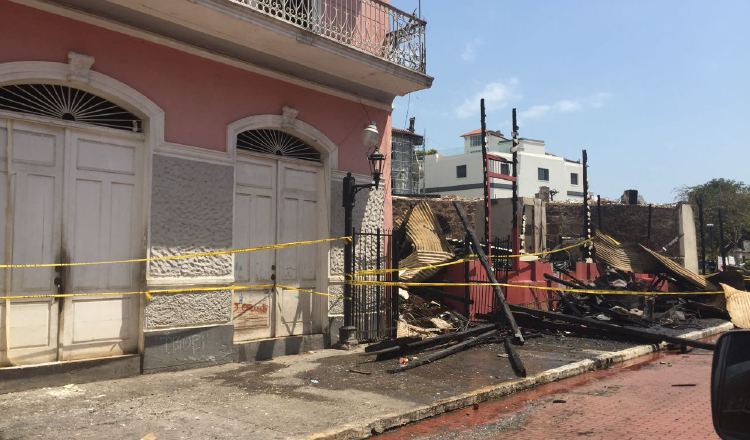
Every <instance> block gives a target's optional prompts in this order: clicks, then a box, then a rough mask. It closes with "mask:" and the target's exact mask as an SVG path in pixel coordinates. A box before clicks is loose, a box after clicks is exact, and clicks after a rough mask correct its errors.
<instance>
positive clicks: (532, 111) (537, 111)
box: [519, 105, 552, 119]
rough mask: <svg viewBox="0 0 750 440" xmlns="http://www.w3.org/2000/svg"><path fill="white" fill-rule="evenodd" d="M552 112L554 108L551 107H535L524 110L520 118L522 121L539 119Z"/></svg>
mask: <svg viewBox="0 0 750 440" xmlns="http://www.w3.org/2000/svg"><path fill="white" fill-rule="evenodd" d="M550 110H552V106H549V105H534V106H531V107H529V108H528V109H526V110H523V111H522V112H521V114H520V115H519V116H520V117H521V118H522V119H539V118H541V117H542V116H544V115H546V114H547V113H549V111H550Z"/></svg>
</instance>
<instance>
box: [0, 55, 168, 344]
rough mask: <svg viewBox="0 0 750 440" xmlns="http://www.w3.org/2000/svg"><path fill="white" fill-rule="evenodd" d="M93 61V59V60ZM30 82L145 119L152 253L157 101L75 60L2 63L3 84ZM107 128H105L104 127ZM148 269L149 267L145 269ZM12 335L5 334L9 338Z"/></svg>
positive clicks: (145, 205)
mask: <svg viewBox="0 0 750 440" xmlns="http://www.w3.org/2000/svg"><path fill="white" fill-rule="evenodd" d="M74 55H75V54H72V53H71V54H69V59H73V58H74ZM91 60H92V61H93V58H92V59H91ZM31 82H41V83H47V84H59V85H66V86H69V87H75V88H77V89H81V90H84V91H86V92H89V93H92V94H95V95H97V96H100V97H102V98H105V99H108V100H110V101H112V102H114V103H116V104H118V105H120V106H122V107H123V108H125V109H126V110H128V111H131V112H132V113H133V114H135V115H137V116H138V117H140V118H142V120H143V133H144V142H143V143H144V148H143V153H142V154H143V160H142V167H143V168H142V173H143V174H142V176H143V186H142V190H143V194H141V197H140V199H141V201H142V209H141V213H142V214H141V215H142V216H143V219H144V224H145V229H144V236H143V242H142V249H143V256H144V257H148V256H149V255H150V246H149V244H150V243H151V190H150V189H151V180H152V167H153V153H154V151H155V150H156V149H157V148H158V147H160V146H162V145H163V144H165V141H164V123H165V114H164V110H162V109H161V108H160V107H159V106H158V105H157V104H156V103H155V102H154V101H152V100H150V99H149V98H147V97H146V96H145V95H143V94H142V93H140V92H138V91H137V90H136V89H134V88H132V87H130V86H129V85H127V84H125V83H123V82H120V81H118V80H116V79H114V78H112V77H110V76H107V75H104V74H102V73H99V72H96V71H94V70H87V69H84V70H83V71H81V69H80V67H78V66H76V65H75V63H70V64H65V63H56V62H49V61H16V62H9V63H0V86H4V85H9V84H22V83H31ZM0 118H3V119H23V120H29V121H35V122H43V123H45V124H52V125H59V124H61V125H63V126H66V127H75V128H77V129H84V130H90V129H94V128H96V129H97V130H98V129H100V127H91V126H90V125H86V124H78V123H75V122H68V121H58V120H54V119H51V118H43V117H36V116H33V115H25V114H23V115H22V114H19V113H15V112H2V111H0ZM105 130H106V129H105ZM146 270H147V269H146ZM141 279H142V281H141V283H142V285H141V287H145V285H146V277H145V272H144V274H143V276H142V277H141ZM144 307H145V298H143V297H141V299H140V307H139V309H140V310H139V323H138V328H139V338H138V339H139V341H138V351H139V352H142V351H143V328H144V325H143V321H144V316H143V313H144ZM8 336H9V335H7V334H6V338H7V337H8Z"/></svg>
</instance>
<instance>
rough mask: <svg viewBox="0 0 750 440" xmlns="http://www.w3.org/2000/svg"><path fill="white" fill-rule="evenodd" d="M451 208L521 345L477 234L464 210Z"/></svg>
mask: <svg viewBox="0 0 750 440" xmlns="http://www.w3.org/2000/svg"><path fill="white" fill-rule="evenodd" d="M453 207H454V208H456V212H457V213H458V217H459V218H460V219H461V223H463V225H464V229H465V230H466V234H467V235H468V236H469V241H470V242H471V247H472V248H473V249H474V253H476V255H477V257H478V258H479V261H480V262H481V263H482V267H484V271H485V272H486V273H487V278H488V279H489V280H490V283H492V284H493V286H492V289H493V290H494V292H495V298H496V299H497V302H498V304H500V309H501V313H502V316H503V317H504V318H505V321H506V322H507V323H508V325H509V326H510V328H511V330H512V331H513V336H514V338H515V341H516V343H519V344H523V335H522V334H521V330H520V329H519V328H518V324H516V320H515V319H513V313H512V312H511V311H510V308H508V303H507V302H506V301H505V295H503V291H502V289H500V286H498V285H497V284H498V282H497V278H495V272H494V271H493V269H492V266H491V265H490V263H489V260H487V255H485V253H484V250H482V242H480V241H479V239H478V238H477V234H476V233H475V232H474V228H472V227H471V226H470V225H469V219H468V218H467V217H466V213H465V212H464V209H463V208H462V207H461V205H459V204H458V203H457V202H455V201H454V202H453Z"/></svg>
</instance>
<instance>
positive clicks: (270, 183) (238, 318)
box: [232, 160, 276, 341]
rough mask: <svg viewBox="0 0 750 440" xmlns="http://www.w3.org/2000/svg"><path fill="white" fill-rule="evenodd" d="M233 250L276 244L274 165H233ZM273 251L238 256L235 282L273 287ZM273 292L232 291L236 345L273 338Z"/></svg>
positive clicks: (264, 162)
mask: <svg viewBox="0 0 750 440" xmlns="http://www.w3.org/2000/svg"><path fill="white" fill-rule="evenodd" d="M236 173H237V174H236V190H235V207H234V209H235V214H234V247H235V248H248V247H255V246H262V245H267V244H272V243H275V242H276V178H275V176H276V163H275V161H272V160H253V161H252V162H250V161H246V160H241V161H238V163H237V171H236ZM275 264H276V251H274V250H268V251H259V252H247V253H238V254H236V255H235V256H234V273H235V280H236V281H237V283H238V284H242V285H258V284H272V283H273V274H274V270H273V266H274V265H275ZM273 301H274V298H273V289H247V290H236V291H234V293H233V294H232V320H233V322H234V328H235V333H234V338H235V340H237V341H244V340H249V339H257V338H267V337H271V336H273V327H272V325H271V323H272V322H273V321H272V319H271V316H272V312H273Z"/></svg>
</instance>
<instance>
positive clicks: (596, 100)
mask: <svg viewBox="0 0 750 440" xmlns="http://www.w3.org/2000/svg"><path fill="white" fill-rule="evenodd" d="M611 97H612V94H611V93H607V92H599V93H595V94H594V95H592V96H591V97H590V98H589V104H590V105H591V107H593V108H601V107H604V103H605V101H607V100H609V98H611Z"/></svg>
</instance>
